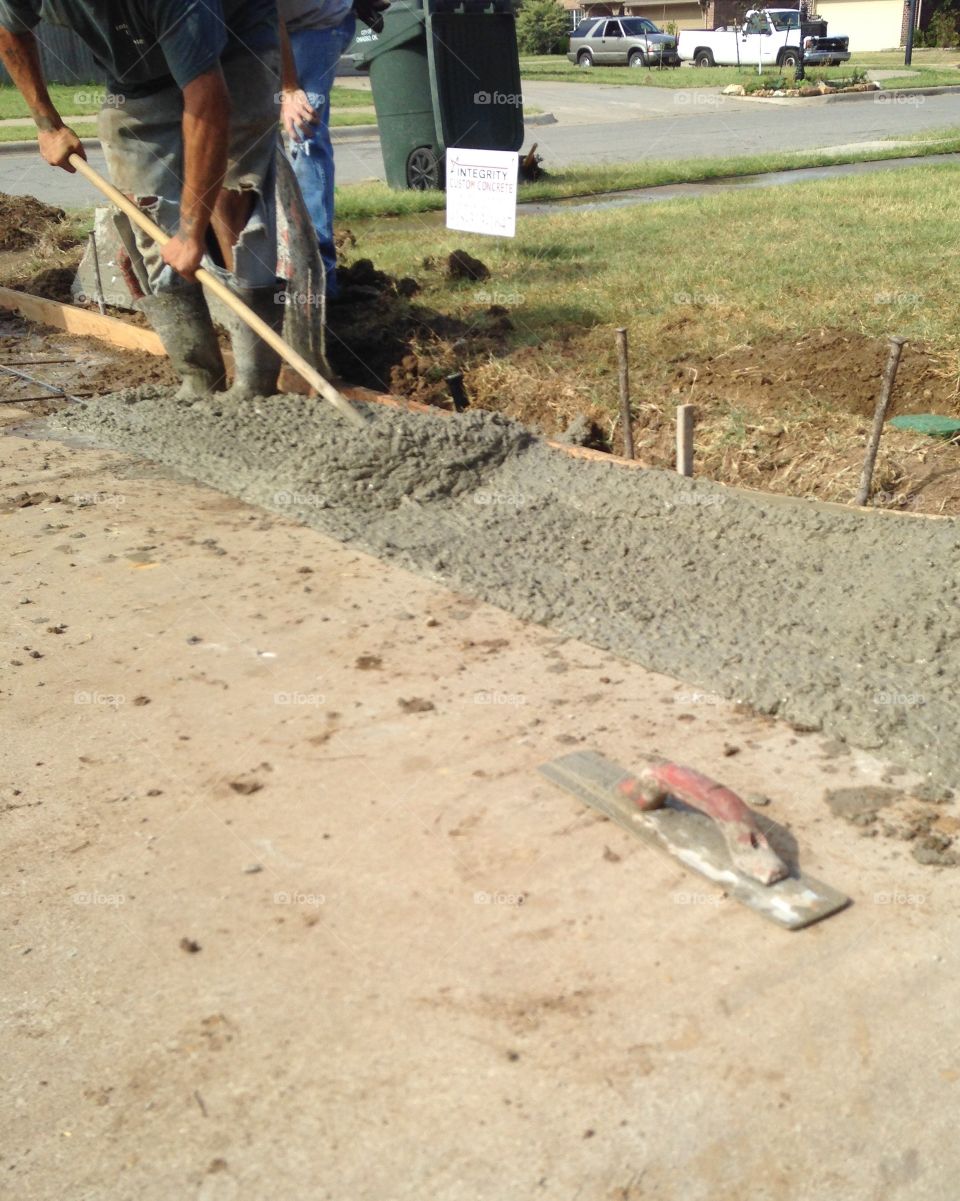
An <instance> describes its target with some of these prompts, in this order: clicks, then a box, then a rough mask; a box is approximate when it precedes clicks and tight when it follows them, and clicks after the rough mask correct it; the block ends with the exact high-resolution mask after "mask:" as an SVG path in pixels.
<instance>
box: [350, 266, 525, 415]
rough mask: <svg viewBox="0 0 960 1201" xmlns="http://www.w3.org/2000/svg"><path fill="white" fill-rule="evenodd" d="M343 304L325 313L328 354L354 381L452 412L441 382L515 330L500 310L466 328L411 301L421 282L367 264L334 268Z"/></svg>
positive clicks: (465, 324)
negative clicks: (327, 329)
mask: <svg viewBox="0 0 960 1201" xmlns="http://www.w3.org/2000/svg"><path fill="white" fill-rule="evenodd" d="M337 279H338V283H339V285H340V290H341V297H342V299H341V301H340V303H337V304H332V305H330V307H329V309H328V312H327V323H328V327H329V337H328V339H327V351H328V356H329V358H330V362H331V365H332V366H333V368H334V370H335V371H336V372H337V373H338V374H339V375H341V376H342V377H343V378H344V379H348V380H350V381H351V383H355V384H359V385H360V386H362V387H365V388H372V389H374V391H377V392H393V393H395V394H397V395H400V396H406V397H409V398H410V399H413V400H418V401H421V402H423V403H425V404H436V405H438V406H441V407H443V408H449V407H450V404H451V401H450V396H449V393H448V391H447V387H446V383H445V382H444V381H445V377H446V376H447V375H450V374H451V373H453V372H455V371H460V370H462V369H463V368H464V366H465V365H469V364H470V363H473V362H476V361H477V359H478V358H481V359H483V358H486V357H488V356H489V355H491V354H493V353H495V352H497V353H502V351H503V348H504V345H505V343H504V336H505V334H506V333H508V332H509V331H510V330H511V329H512V328H513V327H512V325H511V324H510V322H509V320H508V319H506V316H505V310H504V309H500V308H498V307H497V306H491V307H490V309H489V310H488V311H487V312H486V313H484V314H482V315H481V316H480V317H478V318H477V319H476V320H474V321H471V322H467V321H463V320H461V319H459V318H456V317H448V316H446V315H444V314H443V313H439V312H437V311H436V310H434V309H431V308H428V307H426V306H425V305H422V304H417V303H415V302H414V301H413V299H412V298H413V297H414V296H415V295H416V293H417V292H419V291H420V285H419V283H418V282H417V281H416V280H414V279H410V278H408V277H403V278H402V279H396V278H394V277H393V276H391V275H388V274H387V273H386V272H384V271H379V270H377V268H376V267H374V265H373V263H372V262H370V260H369V259H359V260H357V262H355V263H352V264H349V265H347V266H345V267H338V268H337Z"/></svg>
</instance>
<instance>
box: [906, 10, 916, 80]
mask: <svg viewBox="0 0 960 1201" xmlns="http://www.w3.org/2000/svg"><path fill="white" fill-rule="evenodd" d="M916 23H917V0H907V46H906V49H905V51H904V54H903V65H904V66H905V67H909V66H910V64H911V63H912V62H913V28H914V26H915V25H916Z"/></svg>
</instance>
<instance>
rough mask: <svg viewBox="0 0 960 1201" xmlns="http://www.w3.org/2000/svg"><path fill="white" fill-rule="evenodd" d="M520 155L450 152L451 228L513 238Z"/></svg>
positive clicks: (454, 149)
mask: <svg viewBox="0 0 960 1201" xmlns="http://www.w3.org/2000/svg"><path fill="white" fill-rule="evenodd" d="M517 165H518V164H517V156H516V155H515V154H511V153H509V152H508V151H506V150H461V149H458V148H457V147H451V148H450V149H449V150H448V151H447V229H463V230H466V231H468V232H469V233H475V234H495V235H498V236H499V237H503V238H512V237H513V236H514V234H515V233H516V229H517Z"/></svg>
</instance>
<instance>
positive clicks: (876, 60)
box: [520, 50, 960, 88]
mask: <svg viewBox="0 0 960 1201" xmlns="http://www.w3.org/2000/svg"><path fill="white" fill-rule="evenodd" d="M957 64H960V50H915V51H914V54H913V65H912V66H911V67H910V68H904V70H911V71H916V72H918V74H916V75H910V76H908V77H906V78H904V79H902V80H900V81H899V82H897V81H892V82H893V86H896V87H901V86H902V87H940V86H943V85H944V84H950V83H953V84H957V85H960V70H958V69H957ZM855 67H862V68H863V69H864V70H867V71H870V70H892V69H895V68H897V67H903V51H902V50H901V51H899V52H896V51H877V52H870V53H864V54H855V55H854V56H853V58H852V59H851V60H850V62H848V63H844V64H843V65H842V66H840V67H826V68H821V67H815V68H811V70H810V71H809V72H808V74H812V73H813V72H814V71H815V72H816V74H817V75H818V76H821V75H822V76H823V78H825V79H842V78H846V77H847V76H849V75H850V72H851V70H852V69H853V68H855ZM520 73H521V75H522V77H523V78H524V79H529V80H531V81H536V80H544V81H546V80H552V81H556V82H562V83H615V84H620V85H622V86H632V87H655V88H706V87H725V86H726V85H727V84H729V83H744V82H745V81H746V80H747V79H755V78H756V76H757V71H756V67H754V68H752V69H750V68H740V67H704V68H700V67H689V66H683V67H676V68H663V69H654V68H635V67H634V68H630V67H592V68H591V69H590V70H589V71H584V70H582V69H581V68H579V67H577V66H575V65H574V64H573V63H571V62H568V61H567V60H566V58H564V57H563V56H562V55H542V56H540V57H534V58H521V60H520ZM765 73H767V74H770V75H772V76H775V75H779V74H780V71H779V69H778V68H775V67H770V68H767V69H766V71H765ZM883 86H884V87H885V88H888V87H890V86H891V81H888V80H884V82H883Z"/></svg>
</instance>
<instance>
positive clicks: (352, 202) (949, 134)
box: [337, 129, 960, 221]
mask: <svg viewBox="0 0 960 1201" xmlns="http://www.w3.org/2000/svg"><path fill="white" fill-rule="evenodd" d="M899 140H901V139H898V141H899ZM902 140H904V141H907V142H909V145H905V146H899V145H895V144H891V146H890V148H889V150H877V149H870V150H863V151H849V152H848V151H842V152H839V153H838V152H829V151H820V150H800V151H778V152H777V153H774V154H755V155H742V156H739V157H737V158H715V159H678V160H669V159H667V160H663V161H652V162H646V163H617V164H611V165H610V166H604V167H569V168H566V169H564V170H561V171H557V172H551V173H550V175H549V176H548V177H547V178H545V179H543V180H540V181H539V182H537V183H529V184H521V185H520V201H521V203H522V202H524V201H546V200H564V199H570V198H573V197H577V196H593V195H598V194H601V193H609V192H623V191H629V190H630V189H632V188H650V187H657V186H659V185H663V184H672V183H696V182H698V181H700V180H705V179H722V178H724V177H731V176H732V177H735V176H742V175H759V174H763V173H764V172H769V171H784V170H791V169H795V168H797V167H821V166H828V165H830V164H833V163H851V162H868V161H875V160H878V159H884V158H908V157H912V156H914V155H918V156H922V155H929V154H956V153H960V129H944V130H940V131H936V132H933V133H930V134H914V135H910V136H909V137H905V138H904V139H902ZM445 203H446V201H445V197H444V193H443V192H395V191H393V190H392V189H390V188H388V187H387V185H386V184H383V183H369V184H349V185H346V186H344V187H340V188H337V216H338V218H339V219H340V220H343V221H360V220H364V219H366V218H372V217H399V216H409V215H411V214H414V213H426V212H431V211H435V210H441V209H443V208H444V206H445Z"/></svg>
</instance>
